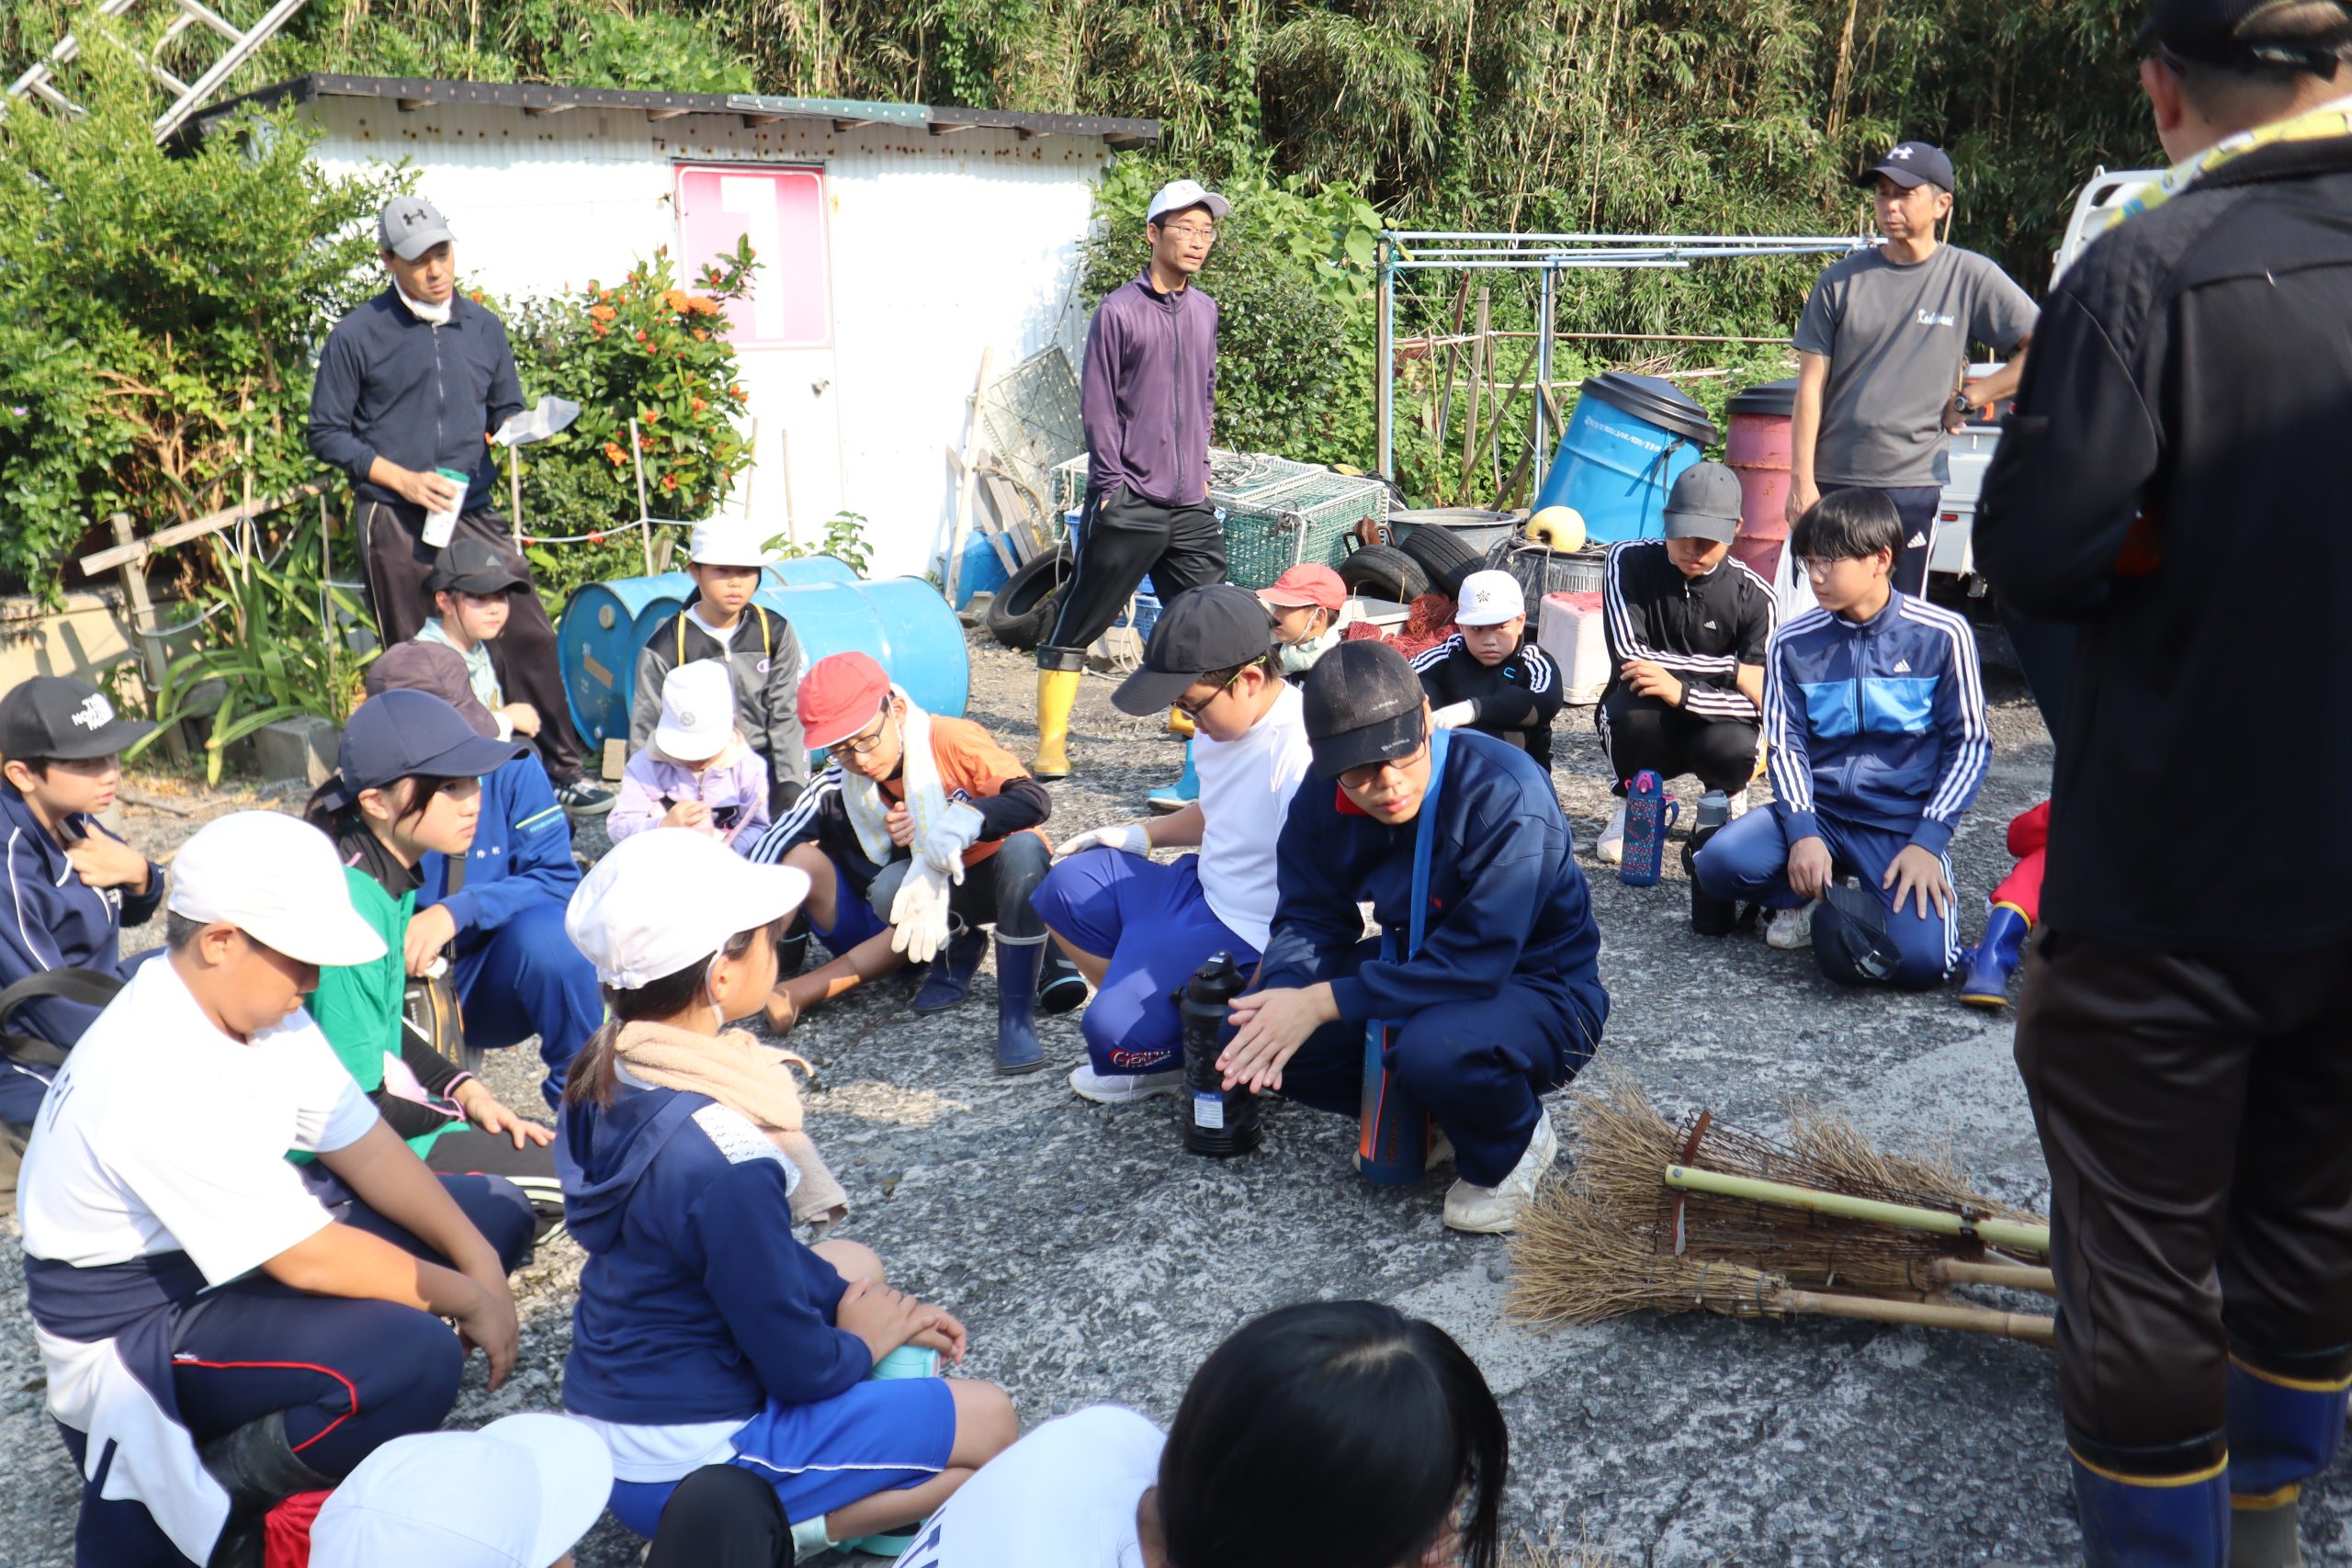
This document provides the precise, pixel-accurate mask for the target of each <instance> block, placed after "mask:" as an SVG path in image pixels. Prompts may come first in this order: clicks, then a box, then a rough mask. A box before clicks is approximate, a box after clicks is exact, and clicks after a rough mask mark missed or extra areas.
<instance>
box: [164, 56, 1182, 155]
mask: <svg viewBox="0 0 2352 1568" xmlns="http://www.w3.org/2000/svg"><path fill="white" fill-rule="evenodd" d="M318 98H389V99H391V100H393V101H394V102H396V103H397V104H398V105H399V106H400V107H401V108H402V109H417V108H424V107H428V106H430V105H435V104H469V105H481V106H487V107H495V108H515V109H521V110H522V111H523V112H524V113H526V114H529V115H555V114H562V113H563V112H565V111H566V110H568V109H575V108H600V109H636V110H638V111H639V112H641V113H643V114H645V115H647V116H649V117H650V118H656V119H673V118H678V117H680V116H682V115H690V114H724V115H737V116H740V117H741V118H742V120H743V122H744V123H745V124H747V125H766V124H771V123H773V122H775V121H776V120H780V119H824V120H831V122H832V124H833V127H834V129H835V130H851V129H854V128H855V127H857V126H861V125H901V126H916V125H921V126H926V127H928V128H929V130H930V131H931V134H933V136H951V135H954V134H955V133H956V132H957V131H960V130H973V129H976V128H986V129H993V130H1016V131H1019V132H1020V133H1021V135H1022V136H1023V139H1024V140H1025V139H1027V138H1030V137H1035V136H1080V137H1092V138H1099V139H1100V140H1102V141H1105V142H1107V143H1109V145H1110V146H1111V147H1112V148H1113V149H1114V150H1116V151H1121V152H1124V151H1126V150H1129V149H1132V148H1136V147H1148V146H1151V145H1152V144H1153V143H1155V142H1157V141H1159V121H1158V120H1156V119H1121V118H1112V117H1107V116H1103V115H1083V114H1016V113H1012V112H1008V111H1005V110H1001V109H969V108H953V107H940V106H931V105H924V104H885V103H872V102H867V101H865V100H862V99H856V98H784V97H770V96H763V95H758V94H743V93H738V94H727V93H638V92H624V91H621V90H619V89H616V88H608V87H564V86H558V85H552V84H547V83H524V82H452V81H443V80H430V79H422V78H415V77H405V76H345V75H340V74H334V73H323V72H322V73H312V74H311V75H308V76H297V77H295V78H294V79H293V80H291V81H288V82H278V83H274V84H272V85H269V86H266V87H263V88H261V89H259V90H258V91H255V92H251V93H246V94H243V95H242V96H238V97H234V98H230V99H227V100H225V101H223V102H221V103H219V104H216V105H214V106H213V107H210V108H209V109H206V110H205V111H204V112H203V113H201V114H199V115H197V116H194V117H193V118H190V119H189V120H188V122H187V126H186V127H185V128H184V129H183V134H185V135H192V136H201V135H203V134H204V133H205V131H206V130H209V129H210V127H211V126H212V125H213V124H214V123H215V122H217V121H219V120H220V118H222V117H223V116H225V115H227V114H229V113H231V112H232V111H233V110H235V109H236V108H238V107H241V106H243V105H245V104H258V105H262V106H264V107H269V106H273V105H277V104H281V103H289V102H290V103H298V104H299V103H310V102H311V101H313V100H315V99H318Z"/></svg>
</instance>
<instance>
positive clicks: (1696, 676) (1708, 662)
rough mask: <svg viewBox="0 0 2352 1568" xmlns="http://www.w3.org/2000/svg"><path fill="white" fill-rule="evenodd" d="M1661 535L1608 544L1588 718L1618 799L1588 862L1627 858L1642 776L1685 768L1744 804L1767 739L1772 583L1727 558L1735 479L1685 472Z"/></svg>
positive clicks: (1721, 472)
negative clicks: (1604, 685)
mask: <svg viewBox="0 0 2352 1568" xmlns="http://www.w3.org/2000/svg"><path fill="white" fill-rule="evenodd" d="M1665 532H1666V537H1664V538H1663V539H1628V540H1625V541H1624V542H1623V543H1622V544H1617V545H1612V546H1611V547H1610V549H1609V565H1608V568H1607V570H1606V571H1605V573H1604V575H1603V576H1602V578H1601V608H1602V610H1603V615H1602V617H1601V626H1602V629H1603V630H1604V631H1605V632H1606V634H1607V636H1608V638H1609V665H1610V677H1609V689H1608V691H1607V692H1605V693H1603V694H1602V695H1601V698H1600V706H1598V707H1596V708H1595V709H1594V710H1593V715H1592V722H1593V725H1594V727H1595V728H1598V729H1599V730H1600V744H1601V746H1602V747H1603V748H1604V749H1606V750H1607V751H1608V753H1609V788H1610V790H1611V793H1612V794H1614V795H1616V796H1617V807H1616V809H1615V810H1614V811H1613V812H1611V814H1610V818H1609V826H1608V827H1606V828H1604V829H1601V833H1600V838H1599V839H1598V840H1595V841H1594V843H1593V846H1592V852H1593V858H1594V859H1596V860H1598V861H1600V863H1602V864H1603V865H1615V864H1617V863H1619V862H1621V861H1623V859H1624V858H1625V788H1626V785H1627V784H1630V783H1631V782H1632V781H1633V778H1634V775H1635V774H1637V773H1641V772H1643V771H1644V770H1645V769H1646V770H1648V771H1649V772H1651V773H1656V774H1657V776H1658V777H1659V778H1660V779H1662V780H1663V779H1670V778H1672V777H1674V776H1675V775H1676V774H1678V773H1693V774H1696V775H1697V776H1698V780H1699V783H1700V784H1701V786H1702V788H1706V789H1719V790H1722V791H1723V792H1724V794H1726V795H1729V796H1730V797H1731V812H1732V815H1733V816H1734V817H1737V816H1739V815H1741V814H1742V813H1744V812H1746V811H1747V784H1748V781H1749V780H1751V779H1753V778H1754V777H1755V776H1756V751H1757V745H1758V738H1759V737H1760V736H1761V734H1762V733H1763V724H1764V714H1763V702H1764V647H1765V644H1767V643H1769V642H1770V641H1771V640H1772V624H1773V620H1774V615H1775V601H1774V599H1773V596H1772V585H1771V584H1770V583H1769V582H1767V581H1764V580H1763V579H1762V578H1760V577H1758V576H1757V575H1756V573H1755V572H1753V571H1751V570H1748V567H1747V563H1746V562H1745V561H1738V560H1734V559H1733V558H1732V556H1731V544H1732V540H1733V538H1734V537H1736V536H1737V534H1738V532H1739V476H1738V475H1737V474H1735V473H1733V472H1732V471H1731V470H1730V469H1729V468H1725V467H1724V466H1723V465H1722V464H1721V463H1697V464H1693V465H1692V466H1691V468H1686V469H1684V470H1683V471H1682V473H1681V475H1680V476H1679V478H1677V479H1675V481H1674V489H1673V491H1671V492H1669V493H1668V496H1667V498H1666V528H1665Z"/></svg>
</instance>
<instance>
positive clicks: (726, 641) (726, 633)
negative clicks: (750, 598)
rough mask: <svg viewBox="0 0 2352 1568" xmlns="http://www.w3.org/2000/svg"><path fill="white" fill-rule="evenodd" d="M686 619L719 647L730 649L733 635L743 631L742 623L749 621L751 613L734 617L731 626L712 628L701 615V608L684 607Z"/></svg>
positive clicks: (733, 643)
mask: <svg viewBox="0 0 2352 1568" xmlns="http://www.w3.org/2000/svg"><path fill="white" fill-rule="evenodd" d="M686 618H687V619H688V620H690V621H692V622H694V624H695V625H696V626H700V627H701V628H702V629H703V630H704V631H706V632H707V633H709V634H710V636H711V637H712V638H713V639H715V640H716V641H717V642H718V646H719V647H721V648H726V649H731V648H733V647H734V646H735V634H736V633H737V632H740V631H741V630H742V629H743V623H744V622H745V621H748V620H750V619H751V618H752V616H751V612H750V611H748V610H746V611H745V612H744V613H743V614H741V615H738V616H736V617H735V624H734V625H733V626H712V625H711V624H710V619H709V617H708V616H707V615H704V614H703V613H702V606H701V605H700V604H689V605H687V606H686Z"/></svg>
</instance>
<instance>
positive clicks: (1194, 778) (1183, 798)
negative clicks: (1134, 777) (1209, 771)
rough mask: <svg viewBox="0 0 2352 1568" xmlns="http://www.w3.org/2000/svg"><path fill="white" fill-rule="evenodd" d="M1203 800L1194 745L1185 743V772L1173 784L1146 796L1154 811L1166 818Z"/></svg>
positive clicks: (1145, 799) (1146, 800)
mask: <svg viewBox="0 0 2352 1568" xmlns="http://www.w3.org/2000/svg"><path fill="white" fill-rule="evenodd" d="M1200 798H1201V775H1200V774H1199V773H1196V772H1194V771H1193V743H1192V742H1191V741H1189V740H1187V741H1185V742H1184V771H1183V772H1182V773H1179V774H1177V775H1176V782H1175V783H1174V784H1162V785H1160V786H1159V788H1158V789H1156V790H1153V791H1152V792H1151V793H1150V794H1149V795H1145V796H1144V801H1145V803H1146V804H1147V805H1148V806H1149V807H1151V808H1152V809H1153V810H1154V811H1157V812H1159V814H1160V815H1161V816H1163V817H1165V816H1167V815H1168V814H1169V813H1170V812H1171V811H1182V810H1183V809H1184V807H1188V806H1190V805H1192V804H1193V802H1194V801H1196V800H1198V799H1200Z"/></svg>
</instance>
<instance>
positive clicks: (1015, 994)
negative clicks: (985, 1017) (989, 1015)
mask: <svg viewBox="0 0 2352 1568" xmlns="http://www.w3.org/2000/svg"><path fill="white" fill-rule="evenodd" d="M1048 940H1049V939H1047V938H1046V937H1042V936H1040V937H1023V938H1014V937H1006V936H999V937H998V938H997V939H996V1070H997V1071H998V1072H1000V1073H1034V1072H1035V1071H1036V1070H1037V1069H1038V1068H1039V1067H1042V1066H1045V1065H1046V1047H1045V1046H1044V1045H1043V1044H1041V1043H1039V1042H1038V1039H1037V1021H1036V1016H1035V1014H1036V999H1037V965H1038V962H1039V960H1040V959H1042V958H1043V957H1044V956H1045V952H1046V943H1047V941H1048Z"/></svg>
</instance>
